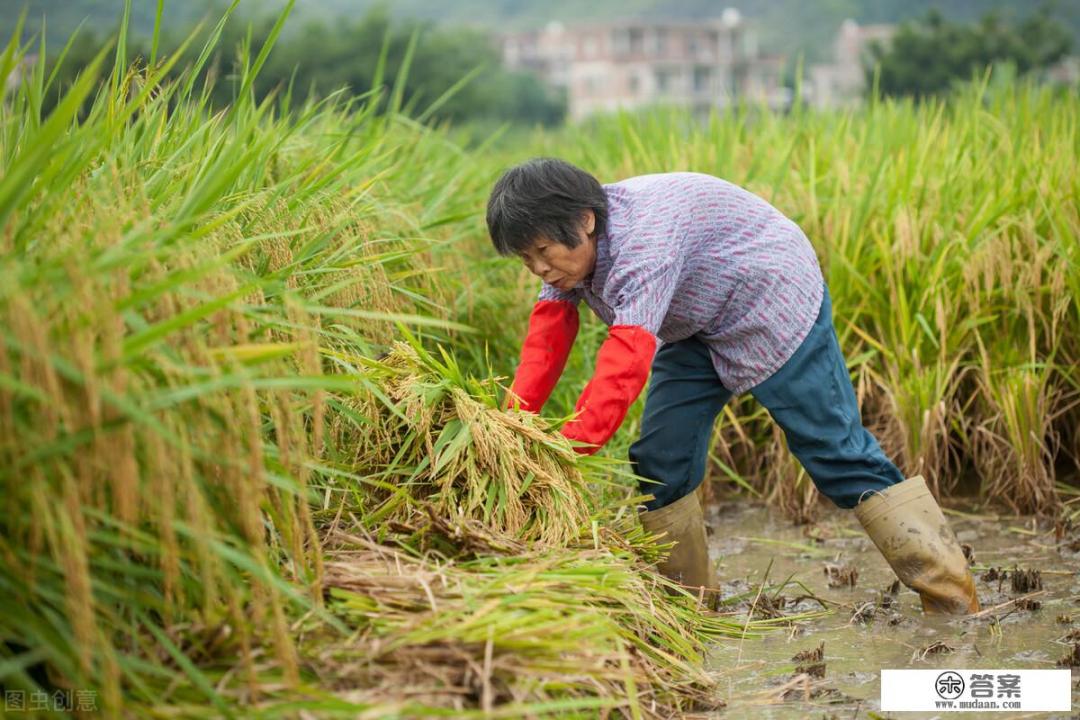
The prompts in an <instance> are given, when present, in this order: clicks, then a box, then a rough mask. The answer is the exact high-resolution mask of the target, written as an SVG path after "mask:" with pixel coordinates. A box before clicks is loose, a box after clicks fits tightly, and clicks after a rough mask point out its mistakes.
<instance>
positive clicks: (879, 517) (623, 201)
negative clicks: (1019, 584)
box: [487, 158, 979, 614]
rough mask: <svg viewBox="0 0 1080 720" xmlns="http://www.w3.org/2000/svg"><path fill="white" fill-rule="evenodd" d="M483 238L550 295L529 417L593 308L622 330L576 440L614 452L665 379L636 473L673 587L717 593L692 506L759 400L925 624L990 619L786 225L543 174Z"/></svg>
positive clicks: (600, 364) (673, 184)
mask: <svg viewBox="0 0 1080 720" xmlns="http://www.w3.org/2000/svg"><path fill="white" fill-rule="evenodd" d="M487 223H488V230H489V232H490V234H491V239H492V242H493V244H494V245H495V249H496V250H497V251H498V252H499V253H500V254H501V255H517V256H519V257H520V258H521V259H522V261H523V262H524V263H525V265H526V266H527V267H528V269H529V270H530V271H531V272H532V273H534V274H535V275H537V276H539V277H540V278H541V279H542V280H543V281H544V283H543V287H542V288H541V291H540V296H539V298H538V301H537V303H536V305H535V306H534V308H533V310H532V314H531V315H530V319H529V329H528V333H527V336H526V339H525V342H524V345H523V348H522V352H521V362H520V364H519V366H518V369H517V372H516V374H515V377H514V382H513V384H512V386H511V398H512V399H513V401H514V402H515V403H516V404H517V405H518V406H519V407H520V408H521V409H524V410H528V411H532V412H540V409H541V408H542V407H543V405H544V402H545V401H546V400H547V398H548V396H549V395H550V394H551V391H552V390H553V389H554V387H555V383H556V382H557V381H558V378H559V376H560V374H561V373H562V370H563V368H564V366H565V364H566V358H567V356H568V355H569V352H570V348H571V346H572V345H573V342H574V338H575V337H576V334H577V329H578V311H577V305H578V303H579V302H580V301H582V300H584V301H585V303H586V304H587V305H588V306H589V307H591V308H592V310H593V311H594V312H595V313H596V314H597V315H598V316H599V317H600V318H601V319H602V320H603V321H604V322H605V323H606V324H607V325H608V326H609V327H610V329H609V333H608V337H607V339H606V340H605V341H604V343H603V345H602V346H601V347H600V350H599V353H598V355H597V360H596V371H595V374H594V375H593V378H592V379H591V380H590V382H589V383H588V384H587V385H586V386H585V389H584V391H583V392H582V394H581V397H580V399H579V400H578V402H577V405H576V410H577V415H576V416H575V418H574V419H573V420H571V421H570V422H569V423H567V424H566V425H565V426H564V427H563V429H562V432H563V434H564V435H565V436H566V437H567V438H569V439H571V440H573V441H576V442H577V443H578V445H577V448H578V450H579V451H580V452H587V453H591V452H595V451H596V450H597V449H598V448H599V447H600V446H602V445H603V444H604V443H605V442H607V441H608V439H610V438H611V436H612V435H613V434H614V433H615V431H616V430H617V429H618V428H619V425H620V424H621V423H622V421H623V419H624V418H625V416H626V411H627V409H628V408H629V407H630V405H631V404H632V403H633V402H634V400H635V399H636V398H637V396H638V395H639V394H640V392H641V390H642V389H643V388H644V386H645V382H646V379H647V378H648V376H649V372H650V369H651V371H652V382H651V384H650V386H649V391H648V394H647V396H646V401H645V412H644V417H643V419H642V428H641V437H640V438H639V439H638V440H637V441H636V442H635V443H634V444H633V446H632V447H631V448H630V461H631V464H632V465H633V468H634V471H635V472H636V473H637V474H638V475H640V476H642V477H643V478H647V479H650V480H652V481H655V483H650V484H649V485H648V486H643V488H642V491H643V492H652V494H653V499H652V500H651V501H650V502H648V503H647V504H646V506H645V507H646V509H645V511H643V512H642V514H641V521H642V523H643V524H644V525H645V527H646V528H648V529H649V530H650V531H651V532H654V533H666V534H667V538H666V539H667V540H669V541H671V540H673V541H675V545H674V547H673V549H672V551H671V554H670V556H669V557H668V559H667V560H666V561H665V562H664V563H663V564H662V565H661V568H660V569H661V571H662V572H664V574H665V575H667V576H669V577H671V578H672V579H675V580H677V581H679V582H682V583H683V584H684V585H687V586H689V587H692V588H697V587H702V586H704V587H707V588H713V587H715V585H716V581H715V574H714V569H713V565H712V563H711V562H710V561H709V558H708V550H707V547H706V541H705V529H704V522H703V516H702V509H701V506H700V503H699V501H698V499H697V494H696V493H695V492H694V490H695V489H696V488H697V487H698V485H699V484H700V483H701V480H702V478H703V477H704V474H705V460H706V457H707V454H708V443H709V439H710V437H711V435H712V427H713V423H714V421H715V419H716V416H717V415H718V414H719V413H720V411H721V409H722V408H723V407H724V404H725V403H726V402H727V401H728V400H730V399H731V397H732V396H734V395H737V394H739V393H742V392H750V393H751V394H752V395H753V396H754V397H755V398H757V400H758V401H760V402H761V404H762V405H764V406H765V408H766V409H768V411H769V414H770V415H771V416H772V418H773V419H774V420H775V421H776V422H777V423H778V424H779V425H780V427H781V428H782V429H783V431H784V434H785V436H786V438H787V442H788V447H789V448H790V450H791V452H793V453H794V454H795V456H796V457H797V458H798V459H799V461H800V462H801V463H802V466H803V467H804V468H805V469H806V471H807V473H808V474H809V475H810V477H811V478H812V479H813V481H814V484H815V485H816V486H817V488H818V489H819V490H820V491H821V492H822V493H823V494H824V495H825V496H826V497H828V498H829V499H830V500H832V501H833V502H834V503H836V504H837V505H838V506H840V507H842V508H854V510H855V514H856V516H857V517H858V519H859V521H860V522H861V523H862V525H863V527H864V528H865V529H866V532H867V533H868V534H869V536H870V538H871V539H872V540H873V541H874V543H875V544H876V545H877V547H878V549H879V550H880V551H881V553H882V554H883V555H884V556H885V559H886V560H887V561H888V562H889V564H890V565H891V566H892V568H893V570H894V571H895V572H896V574H897V575H898V576H899V578H900V579H901V580H902V581H903V582H904V583H905V584H906V585H908V586H909V587H911V588H912V589H914V590H915V591H916V592H918V593H919V595H920V596H921V598H922V603H923V608H924V610H925V611H926V612H942V613H958V614H959V613H967V612H974V611H976V610H978V608H979V604H978V599H977V597H976V594H975V585H974V580H973V579H972V576H971V573H970V571H969V570H968V567H967V562H966V560H965V558H964V555H963V553H962V551H961V549H960V545H959V543H958V542H957V541H956V537H955V536H954V535H953V533H952V531H951V530H949V528H948V525H947V524H946V522H945V518H944V516H943V515H942V512H941V509H940V508H939V507H938V505H937V503H936V502H935V500H934V498H933V496H932V495H931V494H930V492H929V490H928V489H927V487H926V483H925V481H924V480H923V479H922V478H921V477H912V478H908V479H905V478H904V477H903V475H902V474H901V473H900V471H899V470H898V469H897V468H896V466H895V465H894V464H893V463H892V462H890V460H889V459H888V458H887V457H885V455H884V453H883V452H882V450H881V448H880V446H879V445H878V442H877V440H876V439H875V438H874V437H873V435H871V433H870V432H869V431H868V430H866V428H865V427H863V425H862V421H861V419H860V416H859V409H858V405H857V402H856V399H855V392H854V389H853V388H852V386H851V379H850V377H849V375H848V371H847V366H846V365H845V362H844V358H843V355H842V354H841V351H840V347H839V344H838V342H837V339H836V333H835V330H834V329H833V325H832V307H831V303H830V299H829V293H828V289H827V288H826V286H825V283H824V280H823V277H822V274H821V268H820V266H819V264H818V260H817V256H816V255H815V254H814V250H813V248H812V247H811V245H810V242H809V241H808V240H807V239H806V236H805V235H804V234H803V232H802V231H801V230H800V229H799V227H798V226H797V225H796V224H795V223H793V222H792V221H791V220H789V219H788V218H786V217H784V215H783V214H781V213H780V212H779V211H778V210H777V209H776V208H774V207H772V206H771V205H770V204H769V203H767V202H766V201H764V200H763V199H761V198H759V197H757V196H756V195H754V194H752V193H750V192H748V191H746V190H744V189H742V188H739V187H737V186H735V185H732V184H731V183H728V182H726V181H724V180H721V179H719V178H715V177H712V176H710V175H703V174H699V173H665V174H656V175H644V176H640V177H634V178H629V179H627V180H623V181H621V182H617V183H612V184H608V185H601V184H600V183H599V182H598V181H597V180H596V178H594V177H593V176H592V175H590V174H589V173H587V172H585V171H584V170H581V169H580V168H577V167H575V166H573V165H571V164H569V163H567V162H564V161H561V160H557V159H552V158H538V159H534V160H531V161H529V162H526V163H523V164H521V165H519V166H517V167H514V168H512V169H510V170H509V171H507V172H506V173H505V174H504V175H503V176H502V177H501V178H500V179H499V181H498V182H497V183H496V184H495V187H494V189H493V190H492V193H491V197H490V199H489V202H488V209H487ZM658 346H659V349H657V348H658ZM657 483H658V484H657Z"/></svg>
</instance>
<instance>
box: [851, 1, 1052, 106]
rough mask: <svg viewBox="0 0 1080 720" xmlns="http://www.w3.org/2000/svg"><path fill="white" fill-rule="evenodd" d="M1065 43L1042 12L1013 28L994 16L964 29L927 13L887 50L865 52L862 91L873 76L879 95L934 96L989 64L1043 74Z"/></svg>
mask: <svg viewBox="0 0 1080 720" xmlns="http://www.w3.org/2000/svg"><path fill="white" fill-rule="evenodd" d="M1071 40H1072V38H1071V36H1070V35H1069V33H1068V31H1067V30H1065V29H1064V28H1063V27H1062V26H1061V25H1060V24H1058V23H1057V22H1055V21H1054V20H1053V19H1052V18H1051V16H1050V12H1049V10H1048V9H1047V7H1046V6H1043V7H1041V8H1040V9H1039V10H1038V11H1037V12H1035V13H1033V14H1031V15H1030V16H1028V17H1027V18H1026V19H1024V20H1023V21H1022V22H1021V23H1020V24H1019V25H1017V26H1015V27H1014V26H1010V25H1008V24H1006V23H1004V22H1002V20H1001V19H1000V17H999V16H998V15H997V13H994V12H991V13H988V14H986V15H984V16H983V18H982V20H980V21H979V22H978V23H975V24H970V25H966V24H958V23H951V22H948V21H947V20H945V19H944V18H943V17H942V16H941V13H939V12H938V11H936V10H931V11H930V12H929V13H927V15H926V18H925V19H924V20H923V21H922V22H921V23H904V24H902V25H901V26H900V29H899V30H898V31H897V33H896V35H894V36H893V39H892V42H891V43H889V45H888V47H884V46H882V45H880V44H877V43H875V44H874V45H873V46H872V47H871V50H870V58H871V62H870V64H869V65H868V67H867V69H866V72H867V79H868V82H867V87H873V84H874V83H873V75H874V73H875V70H876V71H877V73H878V78H877V87H878V90H879V92H880V93H881V94H883V95H910V96H915V97H920V98H921V97H927V96H932V95H938V94H941V93H943V92H946V91H948V90H949V89H950V88H951V87H952V86H953V85H954V84H955V83H956V82H957V81H962V80H970V79H971V77H972V74H973V73H978V72H982V71H983V70H985V69H986V68H987V67H990V66H992V65H993V64H995V63H1002V62H1008V63H1012V64H1013V65H1015V67H1016V69H1017V71H1018V72H1020V73H1026V72H1030V71H1032V70H1037V69H1040V68H1045V67H1047V66H1049V65H1052V64H1053V63H1055V62H1057V61H1058V60H1060V59H1061V58H1062V57H1064V56H1065V54H1066V53H1068V51H1069V46H1070V43H1071Z"/></svg>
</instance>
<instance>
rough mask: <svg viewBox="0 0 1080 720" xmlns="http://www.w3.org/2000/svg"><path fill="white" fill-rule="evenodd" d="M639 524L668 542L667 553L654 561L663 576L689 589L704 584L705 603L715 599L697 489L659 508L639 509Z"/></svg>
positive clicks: (712, 570)
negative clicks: (660, 559) (695, 491)
mask: <svg viewBox="0 0 1080 720" xmlns="http://www.w3.org/2000/svg"><path fill="white" fill-rule="evenodd" d="M640 518H641V524H642V525H643V526H644V527H645V529H646V530H648V531H649V533H650V534H653V535H661V536H662V537H661V538H660V540H661V542H665V543H668V542H672V541H674V543H675V545H674V546H673V547H672V548H671V554H670V555H668V557H667V559H666V560H664V561H663V562H661V563H659V564H658V565H657V569H658V570H659V571H660V574H662V575H663V576H664V577H667V578H669V579H671V580H674V581H675V582H677V583H679V584H681V585H683V586H684V587H686V588H687V589H688V590H690V591H691V592H693V591H695V590H697V589H698V588H700V587H702V586H704V587H705V588H706V592H705V594H704V599H705V604H706V605H707V606H709V607H712V606H714V605H715V602H716V592H715V588H716V570H715V568H714V567H713V564H712V561H711V560H709V546H708V544H707V542H706V540H705V517H704V515H703V514H702V511H701V503H700V502H699V500H698V494H697V493H690V494H689V495H684V496H683V497H681V498H679V499H678V500H676V501H675V502H673V503H671V504H670V505H665V506H664V507H662V508H660V509H659V510H649V511H646V512H643V513H641V515H640Z"/></svg>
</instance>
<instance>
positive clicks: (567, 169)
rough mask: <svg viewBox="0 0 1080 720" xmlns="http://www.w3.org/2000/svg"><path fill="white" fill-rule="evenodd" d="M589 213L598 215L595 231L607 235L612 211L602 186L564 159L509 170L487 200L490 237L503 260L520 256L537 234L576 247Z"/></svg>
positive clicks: (531, 162) (542, 159)
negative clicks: (606, 231) (582, 225)
mask: <svg viewBox="0 0 1080 720" xmlns="http://www.w3.org/2000/svg"><path fill="white" fill-rule="evenodd" d="M585 210H592V211H593V214H594V215H595V216H596V224H595V226H594V227H593V231H594V232H595V233H597V234H599V233H602V232H604V231H605V230H606V229H607V218H608V208H607V196H606V195H605V194H604V188H603V187H602V186H601V185H600V182H599V181H598V180H597V179H596V178H595V177H593V176H592V175H590V174H589V173H587V172H585V171H584V170H582V169H581V168H579V167H577V166H575V165H571V164H570V163H568V162H566V161H565V160H559V159H558V158H547V157H540V158H533V159H532V160H528V161H526V162H523V163H521V164H520V165H517V166H515V167H512V168H510V169H509V170H507V171H506V172H505V173H503V175H502V177H500V178H499V180H498V182H496V183H495V187H494V188H493V189H492V191H491V197H490V198H488V206H487V225H488V233H489V234H490V235H491V242H492V243H493V244H494V245H495V250H496V251H497V252H498V253H499V254H500V255H516V254H518V253H521V252H522V251H524V250H526V249H527V248H528V247H529V246H530V245H532V243H533V241H534V240H536V238H537V237H538V236H539V235H543V236H544V237H547V238H549V239H551V240H553V241H555V242H559V243H562V244H563V245H566V246H567V247H577V245H578V243H579V242H581V238H580V236H579V235H578V228H579V227H580V225H581V216H582V213H583V212H584V211H585Z"/></svg>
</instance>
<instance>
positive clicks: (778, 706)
mask: <svg viewBox="0 0 1080 720" xmlns="http://www.w3.org/2000/svg"><path fill="white" fill-rule="evenodd" d="M708 521H709V525H710V546H711V553H712V557H713V559H714V560H716V561H718V568H719V572H720V577H721V578H722V580H723V587H724V590H725V593H726V595H727V596H732V595H738V594H741V593H747V592H753V591H754V590H756V588H757V587H758V586H759V585H760V584H761V582H762V580H763V579H766V578H765V576H766V571H767V573H768V577H767V581H768V584H770V585H775V586H779V585H780V584H782V583H783V582H784V581H785V580H787V579H788V578H789V577H790V578H791V580H792V581H798V582H801V583H802V584H803V585H804V586H805V588H806V589H804V588H802V587H799V586H797V585H795V584H794V583H791V584H788V585H787V586H786V587H784V588H783V589H782V590H781V591H780V596H781V597H779V598H778V600H777V602H776V603H774V605H777V606H779V608H778V609H781V610H782V611H783V612H784V613H787V614H791V613H793V612H798V611H804V610H805V611H812V610H819V609H820V608H821V605H820V604H819V603H818V602H816V601H814V600H812V599H808V598H804V599H802V600H798V602H795V601H796V600H797V599H798V598H799V596H805V595H807V594H809V593H812V594H813V595H816V596H818V597H819V598H821V599H822V600H823V601H825V603H826V605H828V606H829V607H830V609H831V610H832V612H831V614H829V615H828V616H826V617H822V618H819V619H814V620H809V621H804V622H799V623H797V624H796V627H795V628H794V629H793V630H778V631H776V632H773V633H771V634H769V635H767V636H765V637H764V638H761V639H747V640H744V641H742V642H739V641H725V642H722V643H719V644H718V645H717V646H716V648H715V650H714V652H713V654H712V657H711V667H712V669H713V670H714V671H716V672H718V673H720V674H721V676H722V678H723V680H722V685H723V690H722V699H724V700H725V701H726V702H727V703H728V708H727V710H725V711H724V712H723V713H720V714H719V715H717V717H726V718H741V717H750V718H755V720H765V719H772V718H783V719H787V718H824V719H831V718H837V719H840V718H843V719H844V720H849V719H853V718H868V719H869V718H878V717H891V718H932V717H942V718H946V719H948V718H964V717H995V716H996V717H1006V718H1018V717H1039V718H1051V717H1059V718H1069V717H1078V718H1080V715H1073V714H1071V713H1056V714H1055V713H1017V712H1013V713H983V714H979V713H942V714H937V713H914V712H902V713H901V712H894V713H888V712H882V711H881V710H880V709H879V694H880V672H879V670H880V669H881V668H926V669H930V668H940V669H942V670H945V669H950V668H1009V669H1012V668H1055V667H1057V661H1058V660H1059V659H1060V658H1062V656H1064V655H1066V654H1067V653H1068V652H1069V651H1070V650H1071V643H1069V642H1067V641H1065V640H1064V636H1065V635H1066V634H1067V633H1068V632H1069V631H1070V630H1073V629H1077V630H1080V575H1078V574H1077V571H1078V570H1080V554H1077V553H1075V552H1072V551H1070V550H1069V548H1068V546H1067V544H1065V543H1062V544H1058V543H1055V541H1054V537H1053V534H1052V532H1049V531H1046V530H1043V531H1034V530H1032V526H1031V523H1030V522H1029V521H1026V520H1025V519H1023V518H1020V519H1018V518H1015V517H1008V518H994V517H981V518H980V517H975V516H970V515H963V516H959V515H954V514H950V522H951V523H952V525H953V528H954V530H955V531H956V533H957V536H958V537H959V539H960V541H961V542H963V543H967V544H969V545H971V546H972V548H973V550H974V562H975V565H974V568H975V577H976V584H977V586H978V591H979V599H980V601H981V603H982V606H983V608H984V609H986V608H990V607H992V606H995V605H998V604H1000V603H1008V604H1009V607H1005V608H1002V609H1001V610H999V611H996V612H992V613H988V614H986V615H984V616H983V617H980V618H975V619H966V620H957V619H945V618H940V617H925V616H924V615H923V614H922V611H921V609H920V606H919V599H918V596H917V595H916V594H915V593H914V592H912V591H910V590H908V589H907V588H901V589H900V591H899V593H897V595H896V596H895V600H894V601H893V602H892V605H891V607H889V608H887V609H884V610H881V609H879V610H877V611H876V613H875V614H874V617H873V618H872V620H871V621H870V622H868V623H864V622H852V621H851V618H852V615H853V612H854V611H855V610H856V609H858V608H860V607H864V606H865V604H866V603H874V604H875V605H879V604H880V603H881V600H882V591H883V590H885V589H886V588H887V587H888V586H889V585H890V583H892V581H893V580H894V579H895V576H894V575H893V574H892V571H891V570H890V569H889V567H888V565H886V563H885V561H884V559H883V558H882V557H881V555H880V554H879V553H878V552H877V549H876V548H875V547H874V545H873V543H871V542H870V540H869V538H867V537H866V535H865V534H864V533H863V532H862V530H861V528H860V527H859V524H858V522H857V521H856V519H855V517H854V514H852V513H850V512H844V511H841V510H837V509H830V510H828V511H825V512H823V513H822V516H821V519H820V520H819V522H818V523H817V525H816V526H809V527H796V526H794V525H792V524H791V523H790V522H788V521H785V520H784V519H783V518H780V517H778V516H777V515H776V514H774V513H769V512H767V511H766V510H765V509H764V508H762V507H760V506H754V505H750V504H748V503H745V502H737V503H735V502H724V501H720V502H718V503H715V504H714V505H713V507H711V508H710V510H709V512H708ZM808 533H809V534H811V535H816V536H817V538H814V537H808V536H807V535H808ZM1059 546H1060V548H1061V549H1060V551H1059V549H1058V547H1059ZM1077 547H1080V543H1077ZM770 562H771V567H770ZM827 565H834V566H841V567H844V566H854V567H855V568H856V570H857V573H858V577H857V580H856V582H855V586H854V587H850V586H843V587H830V586H829V581H830V578H829V577H828V576H827V575H826V572H825V569H826V566H827ZM1015 566H1019V567H1020V568H1021V569H1029V568H1035V569H1039V570H1040V571H1041V573H1042V576H1041V579H1042V587H1043V590H1044V592H1043V593H1042V594H1038V595H1035V596H1034V597H1032V598H1031V599H1032V600H1033V601H1037V602H1038V603H1040V605H1041V606H1040V607H1039V608H1038V609H1024V610H1018V609H1016V607H1015V606H1014V604H1012V603H1009V601H1010V600H1012V599H1013V598H1016V597H1018V596H1020V595H1022V594H1023V593H1018V592H1014V591H1013V589H1012V583H1011V578H1007V579H1005V580H1004V581H1000V580H984V579H982V578H981V576H983V575H985V574H986V571H987V569H988V568H990V567H1000V568H1002V569H1004V570H1009V571H1012V570H1013V568H1014V567H1015ZM840 574H841V575H842V574H843V571H842V570H841V572H840ZM838 579H840V578H837V580H838ZM834 582H835V580H834ZM807 590H809V593H808V592H807ZM785 598H786V599H787V603H786V604H785V603H784V599H785ZM758 602H759V604H760V602H761V601H760V600H759V601H758ZM1059 616H1068V617H1059ZM1078 634H1080V633H1078ZM821 643H824V657H823V662H824V663H825V667H824V676H823V677H821V678H817V677H812V676H811V677H809V678H808V679H807V676H806V675H804V677H803V679H802V680H793V677H794V676H795V675H796V674H797V673H796V668H797V666H802V668H803V669H804V670H805V669H807V668H808V667H809V666H812V665H814V664H815V663H814V662H813V661H802V662H797V661H795V660H793V659H792V658H793V656H795V655H796V654H797V653H799V652H801V651H813V650H814V649H816V648H817V647H818V646H819V645H820V644H821ZM935 644H938V645H936V651H935V649H931V650H929V651H927V649H928V648H931V647H932V646H935ZM941 644H943V645H944V647H943V646H942V645H941ZM811 669H816V670H817V671H818V672H820V670H821V668H820V667H819V668H811ZM1077 674H1078V673H1077V672H1075V671H1074V679H1075V678H1076V676H1077ZM1073 708H1074V712H1076V711H1077V709H1080V691H1078V690H1077V689H1076V688H1075V683H1074V690H1073Z"/></svg>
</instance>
